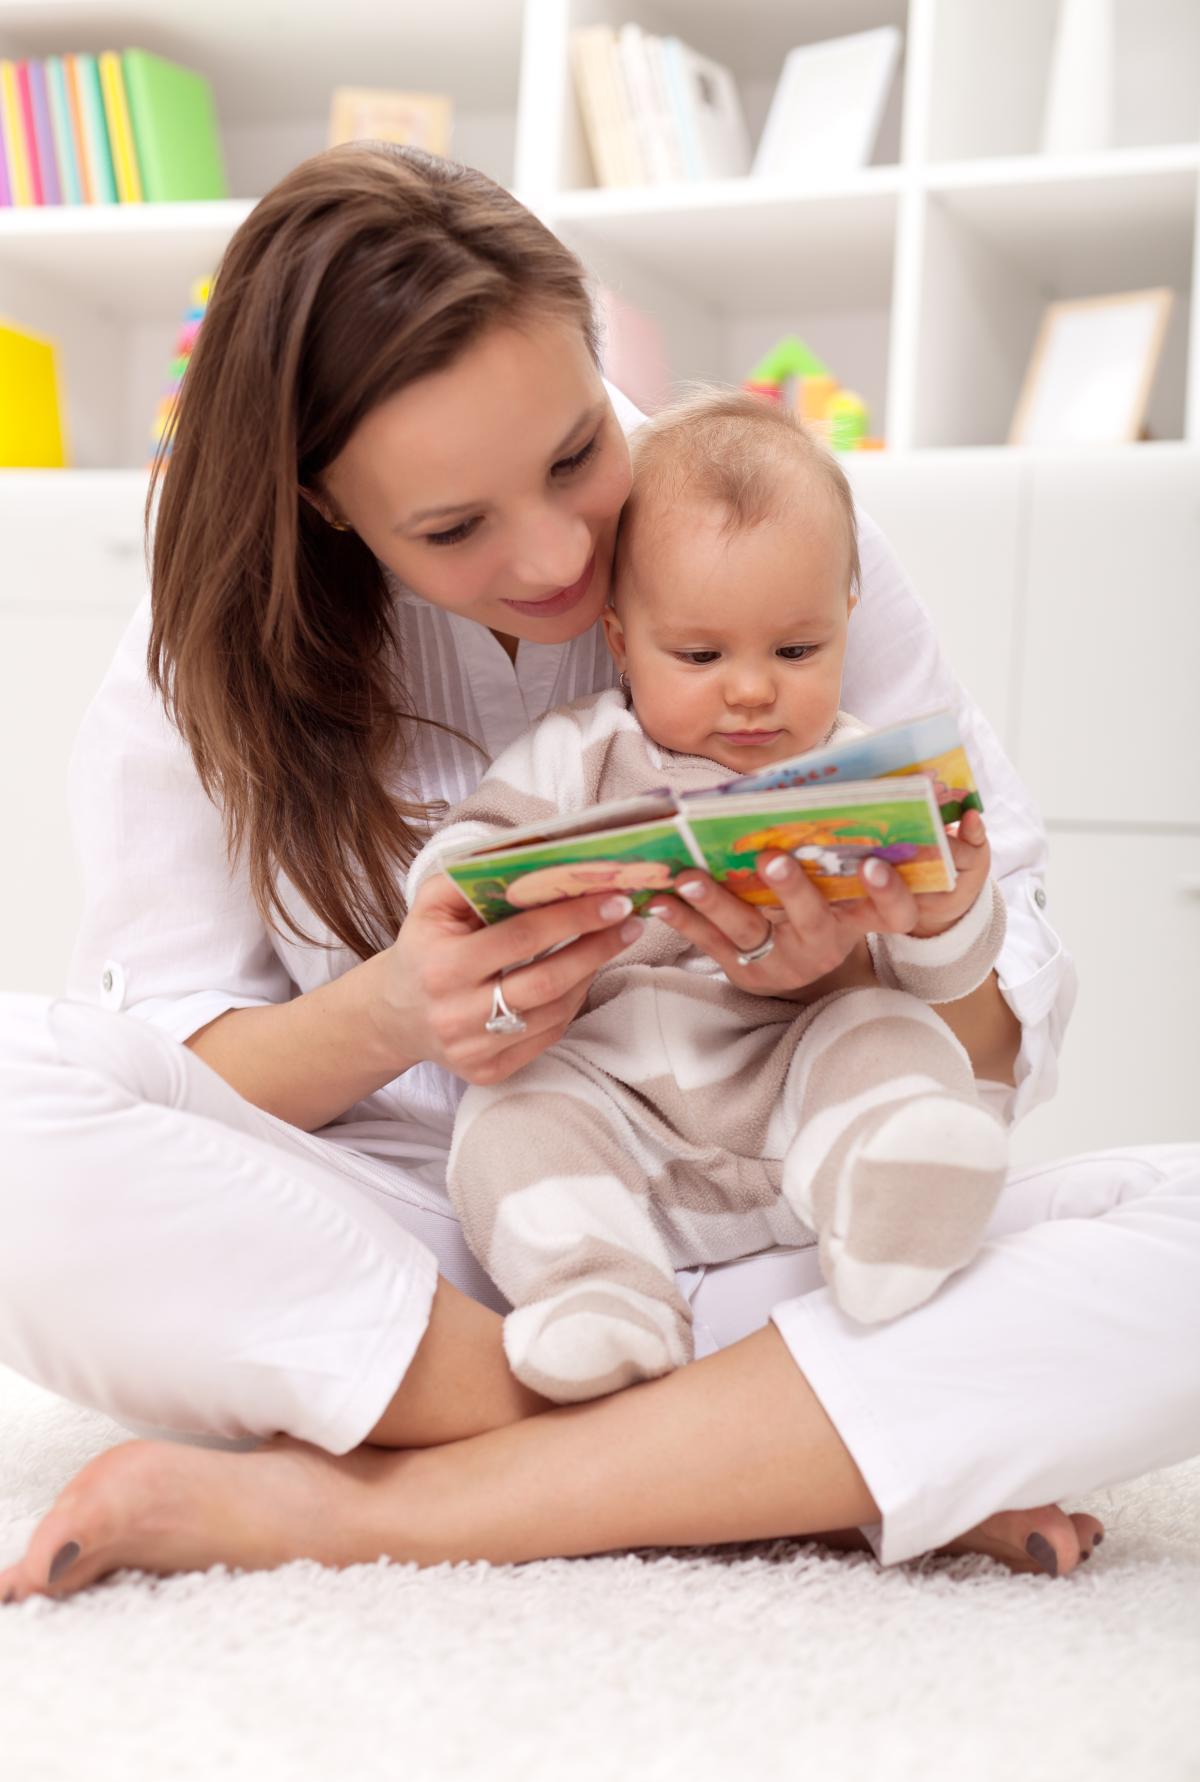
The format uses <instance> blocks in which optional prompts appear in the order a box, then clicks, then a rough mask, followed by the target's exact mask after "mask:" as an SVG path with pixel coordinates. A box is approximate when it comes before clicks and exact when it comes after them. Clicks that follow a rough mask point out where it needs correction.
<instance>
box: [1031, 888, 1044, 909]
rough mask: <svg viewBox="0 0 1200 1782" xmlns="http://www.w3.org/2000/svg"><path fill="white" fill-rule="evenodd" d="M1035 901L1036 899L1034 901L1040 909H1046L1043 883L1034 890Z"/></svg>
mask: <svg viewBox="0 0 1200 1782" xmlns="http://www.w3.org/2000/svg"><path fill="white" fill-rule="evenodd" d="M1033 901H1034V903H1036V904H1037V906H1038V908H1039V909H1040V910H1044V909H1045V907H1046V893H1045V890H1044V889H1043V887H1042V886H1041V885H1039V886H1038V888H1037V890H1036V891H1035V892H1034V894H1033Z"/></svg>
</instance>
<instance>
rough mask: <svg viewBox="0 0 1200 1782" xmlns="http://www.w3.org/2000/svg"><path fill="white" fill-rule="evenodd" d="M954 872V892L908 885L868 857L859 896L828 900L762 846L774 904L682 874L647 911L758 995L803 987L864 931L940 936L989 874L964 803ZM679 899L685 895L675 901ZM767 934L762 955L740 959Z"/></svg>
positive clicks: (831, 967)
mask: <svg viewBox="0 0 1200 1782" xmlns="http://www.w3.org/2000/svg"><path fill="white" fill-rule="evenodd" d="M950 849H951V853H952V854H953V856H954V864H955V868H956V870H957V872H958V875H959V876H958V883H957V884H956V886H955V888H954V890H953V891H938V892H932V891H931V892H924V893H922V894H921V895H919V896H917V895H914V893H913V892H911V891H910V890H909V889H908V887H907V885H905V883H904V880H903V879H902V878H901V877H900V875H899V873H897V872H895V871H894V870H893V868H892V867H890V866H889V865H888V864H887V862H886V861H883V860H876V859H872V860H865V861H864V862H863V864H862V866H861V868H860V869H859V873H858V881H859V884H860V886H861V888H862V891H863V893H864V895H863V896H862V897H861V898H854V899H852V900H851V899H848V900H847V901H845V902H843V903H827V902H826V900H825V899H824V898H823V897H822V896H821V893H820V892H819V891H818V890H817V888H816V886H815V885H814V884H813V883H812V881H811V880H810V879H809V877H808V874H807V873H806V872H805V871H804V869H803V867H801V866H800V865H799V864H798V863H797V862H796V861H795V860H793V859H792V857H791V855H790V854H783V853H779V852H778V851H776V850H774V849H772V850H771V851H769V852H767V853H764V854H760V855H759V856H758V860H757V861H756V863H755V870H756V872H757V874H758V877H759V878H760V879H761V880H762V882H763V884H764V885H766V886H768V887H769V888H770V890H772V891H773V892H774V893H775V895H776V896H777V897H778V898H779V903H780V907H779V908H778V909H773V908H772V909H764V908H762V907H761V906H756V905H754V904H749V903H745V902H743V900H742V899H741V898H740V897H735V896H734V895H733V893H732V892H731V891H726V890H725V889H724V888H723V886H721V885H718V884H716V883H715V881H714V880H713V879H711V878H709V876H708V874H707V873H702V872H696V873H689V874H688V875H687V876H686V877H685V878H683V879H680V880H678V881H677V882H676V885H675V891H676V892H677V893H678V895H677V896H672V897H661V898H656V899H655V900H654V902H653V903H652V904H651V905H650V914H651V915H654V916H657V917H658V918H659V919H660V920H661V921H663V922H666V923H667V924H668V925H669V926H670V927H672V928H674V929H676V930H677V931H678V932H679V933H680V934H682V935H684V936H685V938H686V939H687V940H689V941H690V942H691V943H692V945H693V946H694V947H697V948H698V949H699V950H700V951H701V952H702V953H707V954H708V956H709V958H710V959H713V960H715V961H716V963H717V964H718V965H719V966H720V967H721V970H722V971H723V972H724V973H725V975H726V977H728V978H729V980H730V982H731V983H734V984H737V985H738V986H739V988H741V989H743V990H752V991H756V992H757V993H758V994H759V995H760V996H783V995H787V994H788V993H789V992H793V991H796V990H802V989H804V988H805V987H806V986H807V985H809V984H812V983H815V982H816V981H817V979H819V978H823V977H826V976H828V975H829V974H830V973H831V972H834V971H836V970H837V968H838V967H839V966H840V965H841V964H842V962H843V961H844V960H845V959H847V957H848V956H849V955H850V953H851V952H853V950H854V948H855V947H856V946H857V945H858V944H859V942H860V941H862V939H863V938H864V936H866V935H868V934H913V935H917V936H918V937H921V938H927V937H929V936H931V935H934V934H940V933H941V932H942V931H943V929H946V928H949V927H950V925H951V924H952V923H953V922H957V921H958V919H959V917H960V916H961V915H963V914H965V912H966V911H967V910H968V909H970V907H971V905H972V904H973V903H974V901H975V899H976V897H977V896H978V895H979V891H980V889H981V887H982V885H983V883H984V881H985V879H986V878H987V874H988V871H989V869H990V866H991V850H990V848H989V847H988V842H987V833H986V830H985V828H984V824H983V819H982V817H981V816H980V815H979V813H978V811H968V812H967V814H966V816H965V817H964V818H963V819H962V822H961V823H960V824H959V825H958V833H957V835H954V834H952V835H951V836H950ZM681 900H686V901H681ZM768 936H770V938H771V940H772V945H771V947H770V950H769V951H768V952H766V953H765V954H764V955H763V957H762V958H760V959H758V960H754V961H752V962H751V963H749V964H742V963H741V960H740V959H739V955H748V954H751V953H753V952H755V951H756V950H758V949H760V948H761V947H762V946H763V945H764V943H765V942H766V941H767V938H768Z"/></svg>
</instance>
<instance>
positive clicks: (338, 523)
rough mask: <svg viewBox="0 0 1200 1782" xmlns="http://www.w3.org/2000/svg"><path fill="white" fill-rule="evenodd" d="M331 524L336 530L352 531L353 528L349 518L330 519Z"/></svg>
mask: <svg viewBox="0 0 1200 1782" xmlns="http://www.w3.org/2000/svg"><path fill="white" fill-rule="evenodd" d="M329 524H330V525H331V526H332V527H333V530H334V531H335V532H350V531H352V530H353V528H352V527H351V526H350V523H349V521H347V520H330V522H329Z"/></svg>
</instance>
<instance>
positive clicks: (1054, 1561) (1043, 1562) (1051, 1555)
mask: <svg viewBox="0 0 1200 1782" xmlns="http://www.w3.org/2000/svg"><path fill="white" fill-rule="evenodd" d="M1025 1551H1026V1553H1028V1555H1029V1557H1030V1559H1036V1560H1037V1562H1038V1564H1039V1565H1040V1566H1041V1568H1042V1570H1043V1571H1044V1572H1049V1574H1050V1576H1051V1577H1052V1578H1057V1576H1058V1555H1057V1554H1056V1553H1055V1551H1054V1548H1053V1547H1052V1546H1051V1545H1050V1543H1049V1541H1048V1540H1047V1539H1046V1537H1045V1535H1040V1534H1031V1535H1030V1537H1029V1539H1028V1540H1027V1541H1026V1543H1025Z"/></svg>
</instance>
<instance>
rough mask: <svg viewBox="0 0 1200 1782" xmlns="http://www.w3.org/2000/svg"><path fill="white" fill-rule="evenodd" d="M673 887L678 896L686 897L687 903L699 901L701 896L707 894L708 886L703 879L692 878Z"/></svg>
mask: <svg viewBox="0 0 1200 1782" xmlns="http://www.w3.org/2000/svg"><path fill="white" fill-rule="evenodd" d="M675 889H676V890H677V891H678V893H679V895H680V897H686V898H687V900H688V902H689V903H699V901H700V899H701V898H702V897H705V896H707V895H708V886H707V885H706V884H705V883H704V880H703V879H692V880H691V881H690V882H689V883H688V884H686V885H676V887H675Z"/></svg>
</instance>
